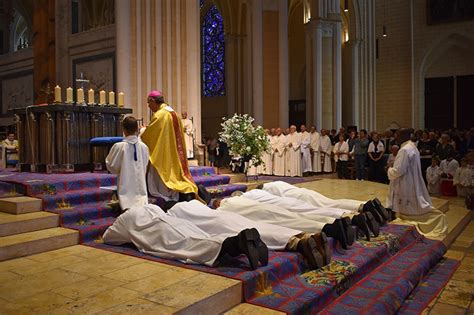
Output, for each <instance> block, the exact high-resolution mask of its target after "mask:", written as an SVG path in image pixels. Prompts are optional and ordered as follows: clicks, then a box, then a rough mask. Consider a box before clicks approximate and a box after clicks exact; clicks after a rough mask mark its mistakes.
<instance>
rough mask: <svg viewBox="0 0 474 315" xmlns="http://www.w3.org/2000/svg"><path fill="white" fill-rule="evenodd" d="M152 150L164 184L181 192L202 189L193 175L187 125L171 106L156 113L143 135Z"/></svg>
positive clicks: (163, 105)
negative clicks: (186, 134) (184, 131)
mask: <svg viewBox="0 0 474 315" xmlns="http://www.w3.org/2000/svg"><path fill="white" fill-rule="evenodd" d="M141 139H142V141H143V142H144V143H145V144H146V145H147V146H148V149H149V150H150V162H151V164H152V166H153V167H154V168H155V169H156V171H157V173H158V175H159V176H160V178H161V180H162V181H163V183H164V184H165V185H166V187H168V188H169V189H171V190H174V191H177V192H180V193H194V194H195V195H196V197H197V196H198V194H197V192H198V188H197V186H196V184H195V183H194V180H193V178H192V177H191V173H190V172H189V166H188V159H187V157H186V145H185V142H184V134H183V126H182V124H181V119H179V118H178V115H177V114H176V112H175V111H174V110H173V109H172V108H171V107H170V106H168V105H167V104H164V103H163V104H161V106H160V109H159V110H158V111H156V112H155V113H154V114H153V118H152V120H151V122H150V125H148V127H146V129H145V131H144V132H143V134H142V136H141Z"/></svg>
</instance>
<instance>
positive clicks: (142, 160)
mask: <svg viewBox="0 0 474 315" xmlns="http://www.w3.org/2000/svg"><path fill="white" fill-rule="evenodd" d="M122 126H123V133H124V135H125V138H124V139H123V141H122V142H118V143H115V144H114V145H113V146H112V148H111V149H110V151H109V154H108V155H107V157H106V158H105V164H106V166H107V169H108V170H109V172H111V173H113V174H116V175H117V193H118V198H119V202H120V207H121V208H122V209H123V210H125V209H127V208H130V207H132V206H143V205H146V204H147V203H148V193H147V187H146V169H147V165H148V161H149V153H148V147H147V146H146V145H145V144H144V143H143V142H141V141H140V140H139V139H138V137H137V136H136V134H137V133H138V123H137V120H136V119H135V118H134V117H132V116H128V117H125V118H124V120H123V121H122Z"/></svg>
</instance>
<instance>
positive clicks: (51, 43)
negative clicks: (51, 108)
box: [28, 0, 56, 105]
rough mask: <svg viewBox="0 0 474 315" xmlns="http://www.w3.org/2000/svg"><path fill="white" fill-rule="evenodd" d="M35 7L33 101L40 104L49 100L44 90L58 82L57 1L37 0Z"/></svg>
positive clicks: (51, 87)
mask: <svg viewBox="0 0 474 315" xmlns="http://www.w3.org/2000/svg"><path fill="white" fill-rule="evenodd" d="M33 8H34V13H33V58H34V60H33V87H34V98H33V99H34V101H33V102H34V103H35V104H39V103H45V102H48V100H47V98H46V95H45V92H42V90H44V89H45V88H46V87H47V85H48V84H49V87H50V89H53V88H54V86H55V83H56V42H55V40H56V31H55V20H56V16H55V9H56V8H55V1H54V0H37V1H34V4H33ZM28 105H30V104H28Z"/></svg>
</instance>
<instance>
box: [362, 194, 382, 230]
mask: <svg viewBox="0 0 474 315" xmlns="http://www.w3.org/2000/svg"><path fill="white" fill-rule="evenodd" d="M364 212H370V213H372V216H373V217H374V219H375V220H376V221H377V223H378V224H379V225H384V224H385V220H384V218H383V217H382V216H381V215H380V213H379V212H378V211H377V209H376V208H375V206H374V204H373V203H372V201H371V200H369V201H367V202H366V203H365V204H364Z"/></svg>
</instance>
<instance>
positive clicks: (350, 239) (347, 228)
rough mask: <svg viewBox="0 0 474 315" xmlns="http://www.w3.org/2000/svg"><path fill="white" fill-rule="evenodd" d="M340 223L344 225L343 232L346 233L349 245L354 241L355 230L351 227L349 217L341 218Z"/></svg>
mask: <svg viewBox="0 0 474 315" xmlns="http://www.w3.org/2000/svg"><path fill="white" fill-rule="evenodd" d="M341 220H342V225H343V226H344V232H345V233H346V240H347V245H349V246H351V245H352V244H354V241H355V231H354V228H353V227H352V222H351V219H349V218H348V217H345V218H342V219H341Z"/></svg>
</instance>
